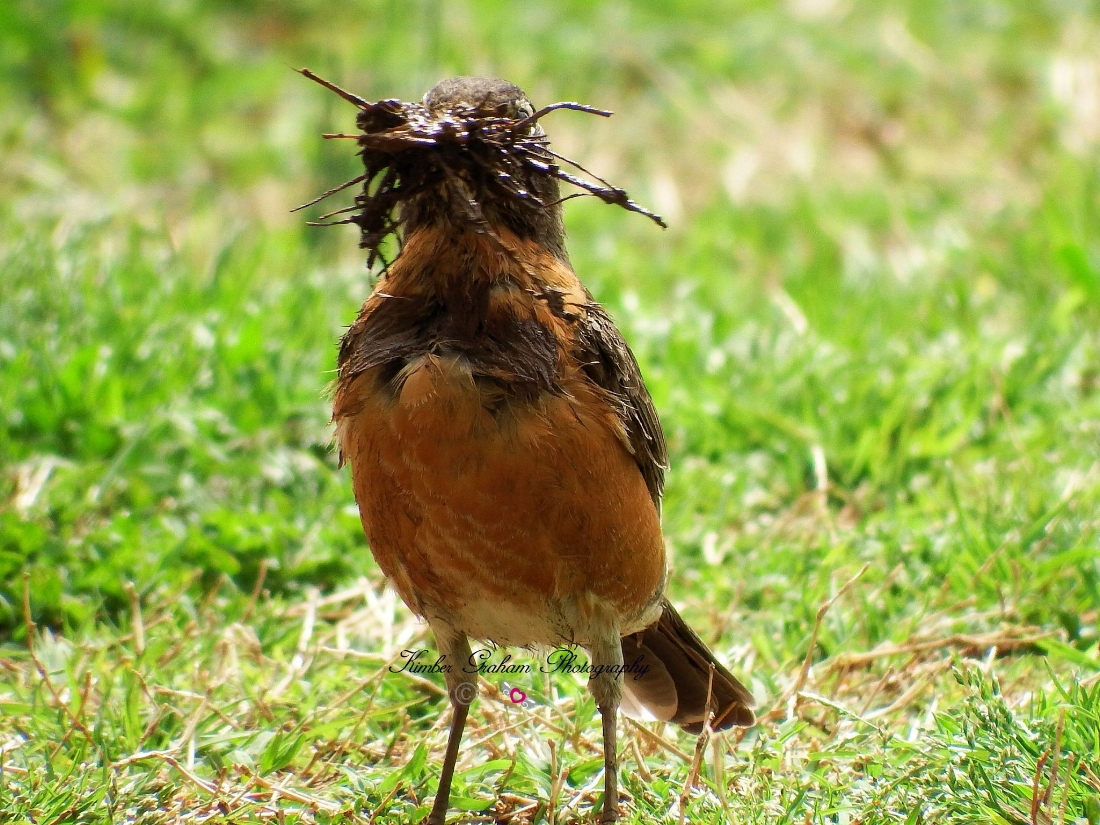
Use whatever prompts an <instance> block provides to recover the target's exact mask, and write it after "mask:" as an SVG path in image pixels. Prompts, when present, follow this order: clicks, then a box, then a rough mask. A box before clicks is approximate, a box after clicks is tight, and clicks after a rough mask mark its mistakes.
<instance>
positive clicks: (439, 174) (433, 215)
mask: <svg viewBox="0 0 1100 825" xmlns="http://www.w3.org/2000/svg"><path fill="white" fill-rule="evenodd" d="M423 106H424V108H425V109H426V110H427V114H428V116H429V118H430V119H431V121H432V122H433V124H434V125H435V126H436V128H437V129H438V131H439V137H440V139H439V142H438V144H437V146H436V151H435V152H433V153H430V156H425V157H424V158H423V161H424V163H425V167H424V168H425V169H428V168H430V169H431V170H432V172H431V173H430V175H429V177H430V181H427V180H426V183H427V185H426V186H425V189H424V191H423V192H422V193H421V194H419V195H417V196H416V197H414V198H410V199H409V200H407V201H406V202H405V203H403V204H402V206H401V212H400V215H401V223H402V225H403V226H402V228H403V230H404V231H405V232H406V233H408V232H411V231H414V230H415V229H417V228H419V227H421V226H425V225H441V226H445V227H453V228H459V229H470V228H473V229H475V230H480V231H486V230H488V231H497V230H498V229H507V230H509V231H511V232H513V233H515V234H516V235H518V236H519V237H521V238H526V239H529V240H533V241H535V242H536V243H538V244H540V245H542V246H544V247H545V248H547V249H548V250H550V251H551V252H553V253H554V254H555V255H556V256H558V257H559V258H561V259H562V260H567V257H566V252H565V227H564V224H563V223H562V207H561V195H560V190H559V186H558V179H557V178H556V177H554V176H553V175H550V174H547V173H546V171H545V167H543V168H539V166H532V165H531V164H530V163H528V162H527V161H528V160H529V159H531V158H530V156H531V155H532V154H534V155H536V156H538V155H542V156H543V157H542V160H543V161H544V162H545V161H548V162H550V163H551V164H553V157H552V156H549V155H545V150H546V149H547V148H549V147H548V143H547V140H546V133H545V132H544V131H543V130H542V127H541V126H540V125H539V123H538V121H537V120H536V119H534V118H533V116H534V114H535V109H534V107H533V106H532V105H531V102H530V101H529V100H528V99H527V95H526V94H524V92H523V90H522V89H521V88H519V86H516V85H515V84H514V83H509V82H508V81H507V80H500V79H498V78H494V77H453V78H449V79H447V80H444V81H441V82H440V83H438V84H436V85H435V86H434V87H433V88H432V89H431V90H430V91H429V92H428V93H427V94H426V95H424V100H423ZM448 138H453V140H449V139H448Z"/></svg>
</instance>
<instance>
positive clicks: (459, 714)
mask: <svg viewBox="0 0 1100 825" xmlns="http://www.w3.org/2000/svg"><path fill="white" fill-rule="evenodd" d="M433 630H434V631H435V643H436V646H437V647H438V649H439V652H440V653H442V654H443V656H444V660H443V661H444V663H445V664H446V665H449V666H450V670H448V671H446V672H445V673H444V676H445V677H446V679H447V696H449V697H450V700H451V711H452V714H451V731H450V734H449V735H448V736H447V752H446V754H444V756H443V770H442V771H441V772H440V774H439V789H438V790H437V791H436V793H435V802H433V803H432V812H431V813H430V814H428V825H443V823H444V821H445V820H446V818H447V809H448V808H449V807H450V801H451V778H452V777H453V776H454V772H455V762H456V761H458V747H459V745H460V744H462V731H463V729H464V728H465V727H466V716H467V715H468V714H469V712H470V705H471V704H472V703H473V701H474V699H476V698H477V672H476V671H475V672H473V673H467V672H466V669H467V668H470V669H471V670H473V668H471V667H470V642H469V640H468V639H467V638H466V636H465V634H462V633H457V632H455V631H452V630H450V628H448V629H447V630H442V629H436V628H433Z"/></svg>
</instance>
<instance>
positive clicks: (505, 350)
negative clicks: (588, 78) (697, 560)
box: [333, 77, 754, 825]
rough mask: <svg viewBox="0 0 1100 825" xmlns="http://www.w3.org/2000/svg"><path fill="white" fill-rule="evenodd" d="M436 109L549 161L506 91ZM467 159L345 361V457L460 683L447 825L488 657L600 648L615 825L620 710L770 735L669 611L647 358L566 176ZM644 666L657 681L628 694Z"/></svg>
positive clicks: (378, 535) (440, 186) (425, 198)
mask: <svg viewBox="0 0 1100 825" xmlns="http://www.w3.org/2000/svg"><path fill="white" fill-rule="evenodd" d="M345 96H347V95H346V94H345ZM349 99H350V96H349ZM383 103H385V104H387V105H390V104H394V103H395V102H393V101H384V102H383ZM379 105H381V104H379ZM406 105H410V106H411V105H413V104H406ZM421 106H422V111H423V112H424V113H425V118H426V120H425V122H426V123H428V127H430V128H431V129H435V128H437V127H438V129H440V130H442V132H447V130H448V129H451V131H452V132H453V131H454V123H455V122H456V121H455V118H456V117H457V116H456V113H461V115H462V117H464V118H466V119H467V121H468V120H469V119H470V117H471V113H472V116H473V117H475V118H476V117H484V118H486V119H488V120H490V121H492V122H494V123H500V122H504V123H508V124H511V127H510V128H512V129H513V131H516V130H519V131H521V132H522V133H523V135H524V136H525V137H526V138H527V139H531V140H535V141H540V142H541V143H542V144H543V145H545V137H544V133H543V132H542V129H541V126H540V125H539V123H538V122H537V116H536V114H535V112H534V109H533V107H532V105H531V103H530V102H529V101H528V100H527V97H526V96H525V95H524V93H523V92H522V91H521V90H520V89H519V88H518V87H516V86H514V85H513V84H511V83H508V82H506V81H503V80H497V79H490V78H475V77H458V78H453V79H451V80H445V81H443V82H442V83H440V84H438V85H437V86H436V87H435V88H433V89H432V90H431V91H430V92H428V94H427V95H426V96H425V98H424V101H423V104H421ZM391 109H392V105H391ZM371 111H372V112H374V110H371ZM379 111H381V110H379ZM386 111H390V110H385V111H381V114H378V113H377V112H374V114H371V115H370V117H369V118H366V119H367V120H370V121H371V123H372V128H374V130H375V131H376V132H384V130H385V129H386V128H388V127H389V126H391V125H395V124H398V122H399V121H400V118H394V119H392V122H391V120H387V118H389V117H390V115H387V114H386ZM391 114H392V112H391ZM364 118H365V115H361V116H360V120H361V121H363V120H364ZM447 124H451V125H450V126H448V125H447ZM361 126H362V122H361ZM428 127H425V128H428ZM475 137H476V136H475ZM469 139H470V140H473V137H471V138H469ZM466 140H467V139H466V138H463V139H462V140H458V139H456V140H455V144H454V146H453V147H452V149H451V150H449V151H450V152H451V154H450V155H448V156H447V157H442V156H440V158H437V160H433V161H431V163H433V164H435V165H434V166H433V167H432V168H434V169H437V171H438V174H424V175H422V176H421V178H420V179H419V180H418V183H417V185H416V186H414V187H411V188H410V187H408V186H406V187H405V189H404V191H403V195H402V197H401V198H399V199H396V200H395V201H394V203H397V207H398V211H397V213H396V217H395V218H394V223H393V228H394V229H395V230H396V231H397V232H398V234H399V237H400V239H401V242H402V245H401V251H400V254H399V255H398V256H397V258H396V259H395V260H394V262H393V263H392V265H390V266H389V267H388V268H387V270H386V272H385V273H384V275H383V276H382V277H381V278H380V280H379V281H378V282H377V284H376V286H375V288H374V291H373V292H372V294H371V295H370V297H369V298H368V299H367V301H366V303H365V304H364V305H363V307H362V310H361V311H360V313H359V316H358V318H357V320H356V321H355V323H354V324H353V325H352V326H351V327H350V329H349V330H348V332H347V334H346V335H345V336H344V338H343V340H342V342H341V346H340V354H339V376H338V380H337V390H336V395H335V402H334V411H333V420H334V421H335V423H336V431H337V439H338V443H339V447H340V450H341V454H342V456H343V458H344V459H346V461H347V462H348V463H349V464H350V465H351V472H352V480H353V485H354V489H355V499H356V501H357V502H358V504H359V511H360V516H361V518H362V523H363V529H364V531H365V532H366V535H367V539H368V540H369V543H370V548H371V551H372V553H373V554H374V558H375V560H376V561H377V562H378V565H379V567H381V569H382V571H383V573H385V575H386V577H387V578H388V579H389V580H390V582H392V584H393V585H394V587H395V588H396V589H397V592H398V594H400V596H401V598H402V599H403V600H404V602H405V604H406V605H408V606H409V608H410V609H411V610H412V611H413V612H414V613H416V614H417V615H418V616H422V617H423V618H425V619H426V620H427V621H428V624H429V625H430V626H431V629H432V632H433V633H434V635H435V639H436V643H437V646H438V650H439V652H440V653H441V654H442V655H443V656H444V657H445V661H446V662H449V663H452V664H453V665H455V666H453V667H452V668H451V670H450V671H449V672H448V673H446V681H447V688H448V693H449V696H450V701H451V705H452V709H453V717H452V720H451V726H450V734H449V739H448V743H447V750H446V754H445V757H444V761H443V768H442V773H441V776H440V780H439V790H438V793H437V794H436V797H435V802H434V805H433V806H432V810H431V814H430V815H429V817H428V822H429V823H431V825H442V823H443V822H444V819H445V816H446V813H447V809H448V800H449V796H450V785H451V777H452V774H453V771H454V766H455V760H456V758H457V755H458V750H459V745H460V742H461V739H462V732H463V728H464V726H465V723H466V717H467V712H468V709H469V705H470V703H471V702H472V701H473V699H474V698H475V696H476V694H477V674H476V673H474V672H468V671H469V670H471V669H470V668H466V669H464V668H463V667H462V665H465V664H466V663H467V662H468V661H469V660H470V656H471V649H470V641H469V640H470V639H481V640H489V641H491V642H493V643H495V644H498V645H505V646H521V647H531V646H561V645H579V646H581V647H583V648H585V649H586V650H587V651H588V654H589V657H590V662H589V664H590V669H591V672H592V673H594V674H595V675H593V676H592V678H591V679H590V681H589V687H590V689H591V691H592V694H593V696H594V697H595V700H596V703H597V706H598V708H599V711H600V714H601V716H602V720H603V738H604V766H605V772H604V799H603V809H602V821H603V822H612V821H615V820H616V819H617V818H618V815H619V806H618V791H617V785H616V753H615V735H616V713H617V710H618V709H619V707H620V703H624V704H626V705H627V706H633V707H635V708H638V707H641V708H645V709H647V710H648V711H649V712H650V713H651V714H652V716H654V717H656V718H657V719H662V720H668V721H672V722H675V723H677V724H679V725H681V726H682V727H684V728H685V729H687V730H689V731H694V732H699V731H701V730H702V729H703V726H704V723H705V722H706V720H707V719H708V717H709V719H710V722H711V726H712V728H714V729H724V728H727V727H730V726H733V725H750V724H752V723H753V721H754V718H753V713H752V710H751V707H752V705H753V700H752V695H751V694H750V692H749V691H748V690H746V689H745V687H744V686H742V685H741V683H740V682H738V681H737V679H735V678H734V677H733V676H732V675H731V674H730V673H729V671H727V670H726V669H725V668H724V667H723V666H722V665H721V664H720V663H719V662H718V661H717V660H716V659H715V657H714V655H713V654H712V653H711V652H710V651H709V650H708V649H707V647H706V646H705V645H704V644H703V642H702V641H701V640H700V639H699V637H698V636H697V635H696V634H695V633H694V632H693V631H692V630H691V629H690V628H689V627H688V626H687V625H686V624H685V623H684V621H683V620H682V619H681V618H680V616H679V615H678V614H677V612H676V611H675V610H674V609H673V607H672V605H671V604H670V603H669V602H668V601H667V599H665V598H664V590H665V583H666V578H667V568H666V559H665V546H664V541H663V539H662V535H661V524H660V506H661V493H662V485H663V479H664V471H665V469H666V459H667V454H666V449H665V441H664V436H663V435H662V432H661V425H660V422H659V421H658V418H657V413H656V410H655V409H654V406H653V402H652V400H651V399H650V396H649V394H648V392H647V391H646V388H645V385H644V384H643V382H642V376H641V374H640V372H639V369H638V365H637V363H636V361H635V359H634V356H633V354H632V353H631V351H630V349H629V347H627V345H626V343H625V342H624V340H623V337H622V335H621V334H620V333H619V331H618V329H616V327H615V324H614V323H613V322H612V320H611V318H610V317H609V316H608V314H607V312H606V311H605V310H604V309H603V308H602V307H601V306H600V305H599V304H598V303H596V301H594V300H593V298H592V296H591V295H590V294H589V292H588V290H587V289H585V287H584V285H583V284H582V283H581V282H580V281H579V280H578V278H577V276H576V275H575V274H574V272H573V268H572V266H571V265H570V262H569V255H568V254H567V252H566V248H565V237H564V234H565V233H564V227H563V224H562V206H561V197H560V195H559V192H558V178H557V177H555V176H553V175H551V174H546V173H545V171H546V170H545V169H544V168H542V167H540V165H539V164H538V163H534V164H529V165H527V166H522V165H521V166H515V165H513V166H511V167H508V168H509V170H510V171H509V172H508V173H507V175H505V173H504V172H501V171H500V170H497V171H496V172H495V173H494V172H493V170H492V169H489V170H488V171H486V169H485V168H483V167H482V166H477V165H474V164H467V165H464V161H463V158H464V157H466V155H465V154H464V153H468V152H469V151H472V150H470V149H469V146H468V142H464V141H466ZM361 143H362V142H361ZM376 143H377V141H376ZM459 144H461V145H459ZM362 145H365V144H362ZM371 145H375V144H371ZM377 145H383V144H382V143H377ZM366 151H367V150H366V149H365V150H364V152H366ZM544 157H545V155H544ZM551 157H553V156H551ZM424 162H425V163H427V162H428V161H424ZM502 175H505V176H510V177H509V181H508V189H507V190H506V191H505V190H502V189H501V188H500V186H501V183H500V182H501V176H502ZM517 176H518V177H519V179H518V180H517V179H516V178H517ZM524 178H525V179H524ZM369 183H370V181H369V180H368V181H367V184H368V185H369ZM390 183H391V184H392V185H391V189H393V191H397V192H401V191H402V187H401V186H399V185H396V184H393V181H392V180H391V182H390ZM614 191H616V192H618V191H619V190H614ZM509 192H510V193H512V195H516V194H518V195H521V196H520V197H516V196H509V195H508V193H509ZM363 197H364V198H365V197H367V193H366V192H365V194H364V196H363ZM398 200H399V201H400V202H399V203H398ZM357 202H358V201H357ZM364 232H366V227H365V226H364ZM639 657H641V658H642V660H644V663H645V664H646V665H647V666H648V670H647V671H646V672H645V674H644V676H642V677H641V678H627V679H624V678H623V673H622V669H623V666H624V661H625V662H628V663H633V662H636V661H638V659H639ZM624 694H625V695H624ZM708 700H709V705H708Z"/></svg>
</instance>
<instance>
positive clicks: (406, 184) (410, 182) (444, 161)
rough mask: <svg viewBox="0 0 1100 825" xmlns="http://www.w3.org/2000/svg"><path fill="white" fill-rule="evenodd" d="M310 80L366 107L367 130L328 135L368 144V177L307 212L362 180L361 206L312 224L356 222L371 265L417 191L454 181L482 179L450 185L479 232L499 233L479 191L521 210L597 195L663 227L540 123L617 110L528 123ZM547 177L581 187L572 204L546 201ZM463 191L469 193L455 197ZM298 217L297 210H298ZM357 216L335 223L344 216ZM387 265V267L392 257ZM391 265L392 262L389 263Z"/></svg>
mask: <svg viewBox="0 0 1100 825" xmlns="http://www.w3.org/2000/svg"><path fill="white" fill-rule="evenodd" d="M299 71H300V72H301V74H303V75H305V76H306V77H308V78H309V79H310V80H313V81H315V82H316V83H319V84H321V85H322V86H324V87H325V88H326V89H329V90H331V91H333V92H335V93H336V94H338V95H339V96H340V97H342V98H343V99H344V100H347V101H348V102H350V103H353V104H354V105H355V106H357V107H358V108H359V115H358V117H357V118H356V127H357V128H358V129H359V134H356V135H348V134H326V135H325V136H324V137H325V138H329V139H340V138H344V139H350V140H355V141H356V142H357V143H358V145H359V146H360V147H361V148H360V151H359V155H360V156H361V157H362V159H363V174H361V175H359V176H357V177H355V178H353V179H352V180H349V181H347V182H345V183H342V184H340V185H339V186H336V187H334V188H332V189H330V190H328V191H327V192H325V193H323V194H322V195H320V196H319V197H317V198H315V199H313V200H312V201H310V202H309V203H305V204H302V205H301V206H299V207H298V209H304V208H305V207H307V206H312V205H313V204H316V203H319V202H320V201H323V200H325V199H326V198H328V197H330V196H331V195H334V194H336V193H337V192H340V191H343V190H344V189H347V188H349V187H352V186H356V185H359V184H362V192H361V193H360V194H358V195H356V196H355V203H354V205H352V206H348V207H344V208H342V209H337V210H335V211H332V212H329V213H328V214H326V215H322V216H321V217H320V219H319V220H317V221H311V222H310V223H311V224H312V225H323V226H333V225H338V224H345V223H353V224H356V225H357V226H358V227H359V229H360V232H361V237H360V241H359V246H360V248H362V249H367V250H368V251H369V256H368V261H367V263H368V266H373V264H374V262H375V261H376V260H378V259H379V258H381V253H380V251H379V250H380V248H381V246H382V244H383V243H384V241H385V240H386V238H388V237H389V236H390V235H394V236H396V237H397V238H398V239H399V240H400V237H401V233H400V228H401V224H402V210H401V207H402V206H403V205H404V204H407V203H408V202H409V201H410V199H412V198H415V197H416V196H417V195H419V194H421V193H424V192H426V191H430V190H433V189H437V188H440V184H441V183H443V182H445V181H448V180H451V181H469V180H474V181H476V182H477V185H476V186H474V187H469V186H455V187H442V190H443V191H446V192H448V193H451V195H452V197H451V198H450V203H449V204H448V205H449V206H450V207H451V208H452V210H453V214H454V215H455V216H458V217H459V218H460V219H462V220H465V221H466V222H468V223H469V224H470V225H471V226H472V227H473V228H474V229H475V230H476V231H477V232H480V233H482V234H486V235H490V236H492V235H493V231H492V229H491V228H490V226H489V224H488V222H487V221H486V220H485V215H484V212H483V210H482V204H481V203H480V202H479V201H478V200H477V198H475V197H474V196H473V194H472V192H473V191H481V192H487V193H491V194H492V195H494V196H499V197H501V198H503V199H505V200H506V201H507V202H508V203H509V204H510V205H511V206H512V208H530V209H549V208H551V207H554V206H556V205H558V204H560V203H561V202H562V201H564V200H568V199H569V198H573V197H578V196H579V195H585V194H587V195H593V196H595V197H597V198H599V199H600V200H602V201H604V202H605V203H610V204H615V205H618V206H621V207H622V208H624V209H626V210H628V211H630V212H637V213H639V214H642V215H645V216H646V217H648V218H650V219H652V220H653V221H655V222H656V223H658V224H659V225H660V226H662V227H663V226H665V225H666V224H665V222H664V221H663V220H662V219H661V217H660V216H659V215H656V214H654V213H653V212H650V211H649V210H648V209H645V208H644V207H642V206H640V205H638V204H637V203H635V202H634V201H632V200H631V199H630V198H629V196H628V195H627V193H626V191H625V190H623V189H619V188H617V187H615V186H612V185H611V184H610V183H608V182H607V181H605V180H603V179H602V178H600V177H598V176H597V175H593V174H592V173H591V172H589V171H588V170H587V169H585V168H584V167H582V166H581V165H580V164H578V163H576V162H575V161H572V160H569V159H568V158H566V157H563V156H562V155H559V154H557V153H556V152H554V151H553V150H551V149H550V146H549V144H548V141H547V139H546V134H545V133H544V132H543V130H542V129H541V128H540V127H539V126H538V121H539V120H540V119H541V118H543V117H545V116H546V115H548V114H550V112H554V111H557V110H558V109H572V110H575V111H580V112H586V113H588V114H594V115H599V116H601V117H609V116H610V115H611V112H608V111H604V110H601V109H595V108H592V107H590V106H585V105H582V104H580V103H554V104H551V105H549V106H546V107H544V108H542V109H539V110H538V111H536V112H534V113H532V114H530V115H527V116H525V117H510V116H508V113H507V112H505V111H503V110H501V109H498V110H493V109H491V108H487V107H485V106H476V107H474V106H456V107H452V108H448V109H446V110H445V111H443V112H433V111H431V110H429V108H428V107H427V106H425V105H424V104H423V103H405V102H403V101H400V100H380V101H378V102H376V103H371V102H369V101H367V100H364V99H363V98H361V97H359V96H358V95H355V94H352V93H351V92H348V91H346V90H344V89H341V88H340V87H339V86H336V85H335V84H333V83H330V82H329V81H327V80H325V79H323V78H321V77H318V76H317V75H316V74H314V73H313V72H311V71H310V70H309V69H300V70H299ZM562 163H564V164H567V165H568V166H571V167H573V168H575V169H577V170H578V171H579V172H581V173H582V174H585V175H590V176H591V177H592V178H595V182H594V181H592V180H587V179H585V178H582V177H578V176H577V175H574V174H572V173H570V172H568V171H566V170H565V169H563V168H562V166H561V165H560V164H562ZM547 181H553V182H555V184H556V182H557V181H564V182H566V183H569V184H572V185H574V186H576V187H578V188H580V189H582V190H584V191H583V192H578V193H575V194H573V195H569V196H567V197H565V198H557V199H554V200H547V199H546V198H545V197H544V196H542V195H541V193H545V192H546V191H555V192H556V191H557V188H556V185H555V186H554V187H553V188H549V187H546V186H545V185H542V186H540V185H539V184H540V183H545V182H547ZM456 192H464V193H465V196H463V197H454V196H453V193H456ZM295 211H297V210H295ZM349 213H350V216H349V217H347V218H342V219H338V220H331V219H332V218H335V217H336V216H338V215H346V214H349ZM383 262H384V261H383ZM384 263H385V262H384Z"/></svg>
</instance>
